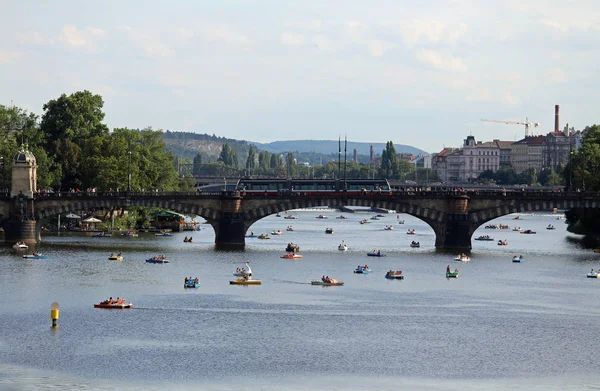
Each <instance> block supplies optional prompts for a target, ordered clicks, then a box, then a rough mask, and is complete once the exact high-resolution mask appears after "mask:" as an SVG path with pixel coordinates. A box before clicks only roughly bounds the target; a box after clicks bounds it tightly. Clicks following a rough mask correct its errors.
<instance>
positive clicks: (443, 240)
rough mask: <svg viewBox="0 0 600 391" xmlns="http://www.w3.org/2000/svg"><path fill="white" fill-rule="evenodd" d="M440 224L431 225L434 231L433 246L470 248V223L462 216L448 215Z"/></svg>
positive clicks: (442, 248)
mask: <svg viewBox="0 0 600 391" xmlns="http://www.w3.org/2000/svg"><path fill="white" fill-rule="evenodd" d="M449 217H450V218H449V219H448V220H447V221H445V222H442V223H440V224H434V225H432V227H433V230H434V231H435V248H437V249H440V250H460V251H469V250H471V235H472V234H473V231H472V229H471V223H470V222H469V221H468V220H466V219H464V216H461V215H459V216H449Z"/></svg>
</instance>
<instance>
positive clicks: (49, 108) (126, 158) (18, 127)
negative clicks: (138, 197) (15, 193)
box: [0, 90, 194, 191]
mask: <svg viewBox="0 0 600 391" xmlns="http://www.w3.org/2000/svg"><path fill="white" fill-rule="evenodd" d="M103 106H104V101H103V99H102V97H101V96H100V95H96V94H93V93H91V92H90V91H87V90H84V91H78V92H75V93H73V94H70V95H66V94H62V95H61V96H60V97H58V98H56V99H52V100H50V101H48V102H47V103H46V104H44V105H43V113H42V115H41V117H39V116H38V115H36V114H34V113H29V112H27V111H26V110H24V109H22V108H19V107H6V106H2V105H0V156H2V157H3V161H4V164H3V167H2V169H3V170H4V172H3V173H2V174H3V175H2V177H0V180H2V179H3V178H6V183H4V184H3V187H4V188H7V189H9V188H10V178H11V175H10V173H11V171H12V160H13V156H15V155H16V154H17V152H18V151H19V150H20V149H21V148H26V149H28V150H29V151H30V152H32V153H33V155H34V156H35V158H36V161H37V165H38V169H37V172H38V180H37V186H38V188H39V189H53V190H56V191H68V190H70V189H88V188H97V189H98V190H108V189H114V190H116V189H119V190H127V189H128V187H129V186H131V188H132V189H133V190H142V189H144V190H164V191H169V190H170V191H175V190H191V189H193V185H194V183H193V181H192V180H189V179H187V180H186V179H180V178H179V176H178V172H177V167H176V166H175V165H174V161H175V159H174V156H173V154H172V153H171V152H167V151H166V149H165V146H166V145H165V142H164V140H163V138H162V132H161V131H160V130H153V129H152V128H151V127H148V128H144V129H141V130H140V129H128V128H115V129H113V130H112V131H110V130H109V129H108V127H107V126H106V124H105V123H104V122H103V121H104V116H105V114H104V111H103Z"/></svg>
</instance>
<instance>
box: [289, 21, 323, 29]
mask: <svg viewBox="0 0 600 391" xmlns="http://www.w3.org/2000/svg"><path fill="white" fill-rule="evenodd" d="M285 26H286V27H291V28H294V29H300V30H308V31H315V32H316V31H321V30H323V28H324V27H325V25H324V23H323V22H322V21H321V20H319V19H315V20H294V21H287V22H285Z"/></svg>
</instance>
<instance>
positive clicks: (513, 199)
mask: <svg viewBox="0 0 600 391" xmlns="http://www.w3.org/2000/svg"><path fill="white" fill-rule="evenodd" d="M133 206H139V207H158V208H165V209H170V210H173V211H175V212H179V213H183V214H188V215H198V216H201V217H203V218H205V219H206V220H207V221H208V222H209V223H210V224H211V225H212V226H213V228H214V230H215V243H216V244H219V245H234V246H243V245H244V244H245V241H244V236H245V234H246V232H247V230H248V229H249V227H250V226H251V225H252V224H254V223H255V222H256V221H258V220H260V219H262V218H264V217H266V216H268V215H271V214H274V213H277V212H282V211H285V210H290V209H299V208H312V207H317V206H330V207H341V206H362V207H377V208H384V209H391V210H396V211H397V212H398V213H406V214H409V215H412V216H414V217H417V218H419V219H421V220H423V221H424V222H425V223H427V224H428V225H430V226H431V227H432V228H433V230H434V232H435V235H436V241H435V246H436V248H439V249H460V250H468V249H470V248H471V236H472V235H473V232H474V231H475V230H476V229H477V228H478V227H479V226H480V225H482V224H484V223H486V222H487V221H489V220H492V219H495V218H497V217H500V216H503V215H507V214H511V213H524V212H536V211H548V210H552V209H553V208H558V209H570V208H598V207H600V194H599V193H596V192H593V193H590V192H587V193H575V192H568V193H565V192H547V191H540V192H536V191H526V192H521V191H519V192H504V191H501V190H500V191H499V190H493V191H462V192H449V191H422V192H389V193H388V192H384V193H382V194H379V193H364V194H359V193H351V194H349V193H344V192H333V193H332V192H323V193H318V192H307V193H304V192H284V193H279V194H275V193H269V194H260V193H259V194H256V193H252V194H251V193H247V194H244V193H241V192H231V191H230V192H224V191H223V192H210V193H207V192H196V193H184V192H177V193H173V192H168V193H167V192H139V193H135V192H121V193H115V192H111V193H51V194H44V195H40V194H36V195H35V196H34V197H33V199H26V200H23V199H19V197H12V198H10V197H9V196H8V195H4V196H2V195H0V215H2V217H4V220H3V223H2V224H3V225H4V228H5V231H6V234H5V235H6V239H7V240H9V241H13V240H26V241H30V242H35V241H37V240H40V239H41V237H40V232H41V227H42V226H43V225H44V224H45V223H46V222H47V221H48V219H50V218H53V217H55V216H57V215H59V214H63V213H69V212H76V211H80V210H100V209H105V208H129V207H133Z"/></svg>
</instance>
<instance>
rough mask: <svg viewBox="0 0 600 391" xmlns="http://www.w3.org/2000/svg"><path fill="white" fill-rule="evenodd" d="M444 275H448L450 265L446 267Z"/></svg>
mask: <svg viewBox="0 0 600 391" xmlns="http://www.w3.org/2000/svg"><path fill="white" fill-rule="evenodd" d="M446 273H450V265H448V266H446Z"/></svg>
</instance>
